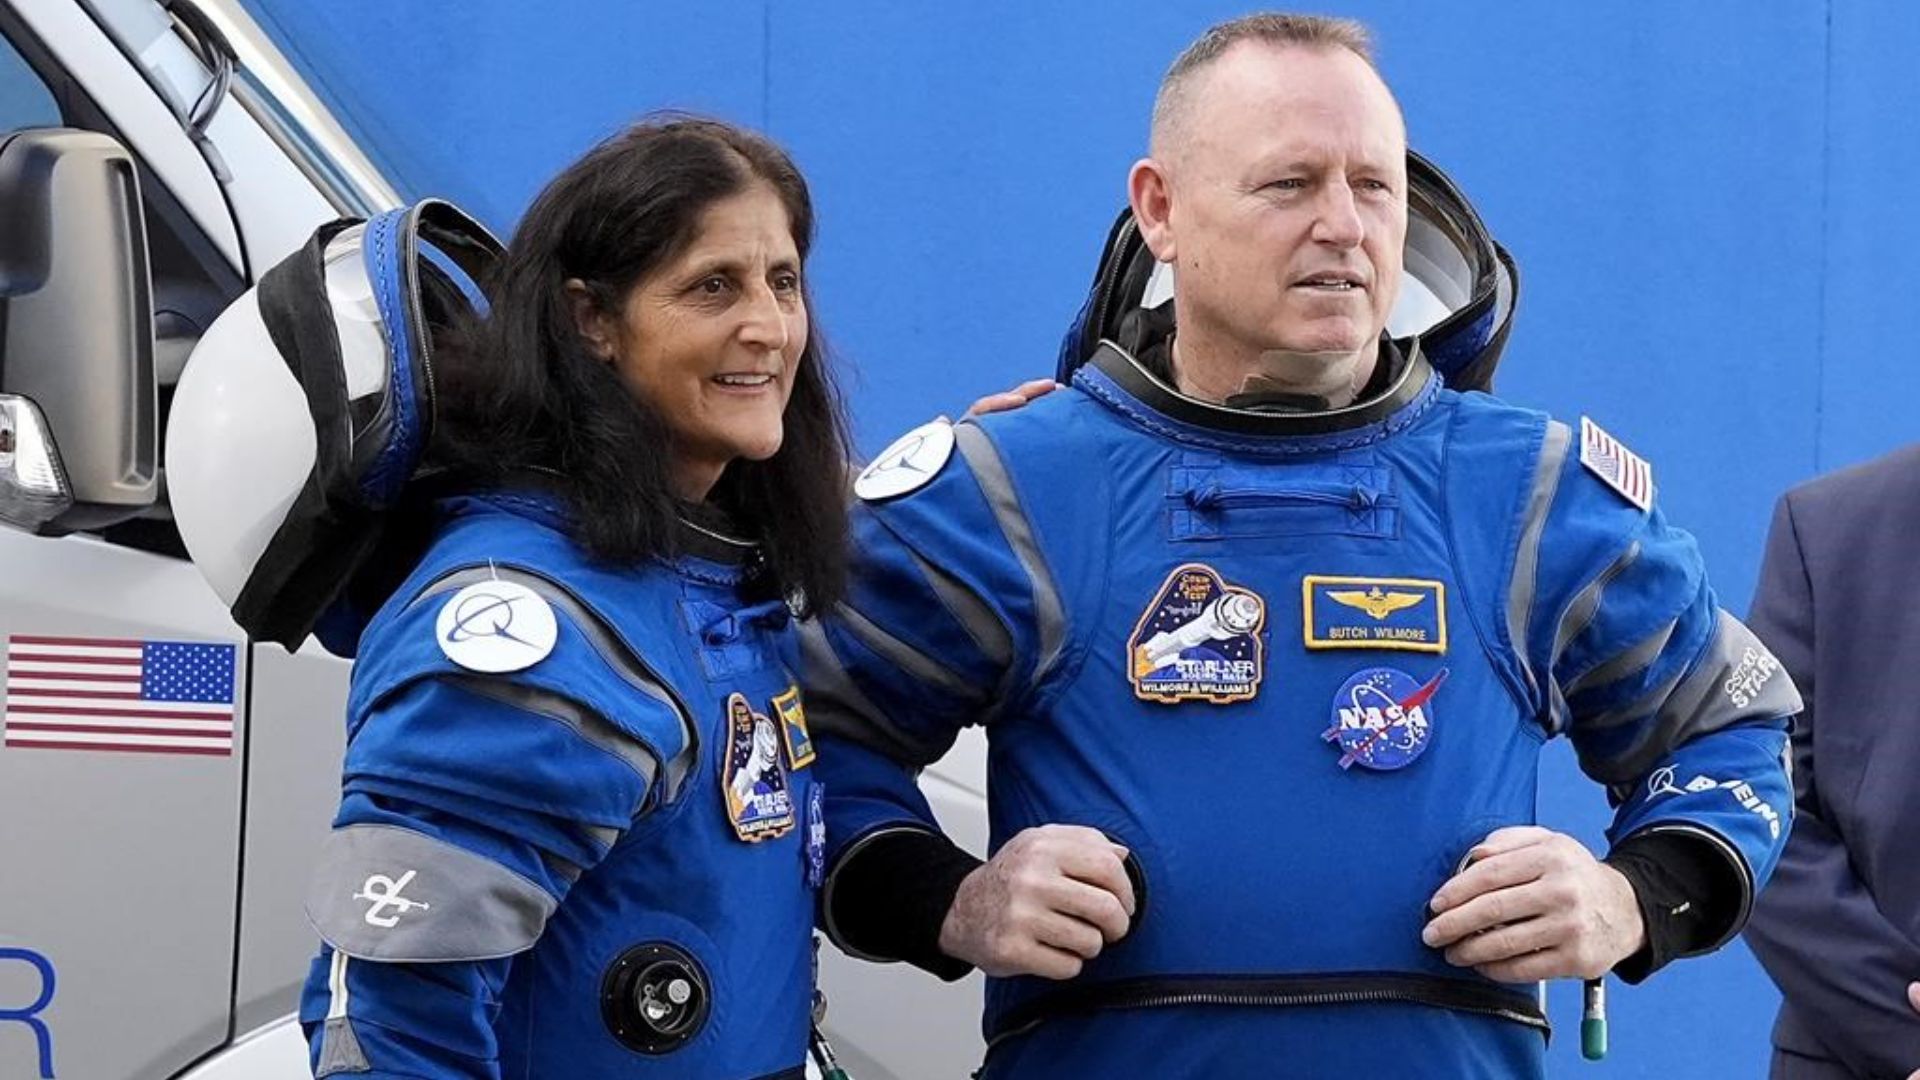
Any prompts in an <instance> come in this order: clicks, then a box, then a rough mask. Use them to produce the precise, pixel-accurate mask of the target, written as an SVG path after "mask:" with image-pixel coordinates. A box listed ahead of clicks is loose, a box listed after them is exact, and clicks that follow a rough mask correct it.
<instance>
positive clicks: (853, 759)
mask: <svg viewBox="0 0 1920 1080" xmlns="http://www.w3.org/2000/svg"><path fill="white" fill-rule="evenodd" d="M953 444H954V448H953V451H952V453H951V454H950V456H948V457H946V458H945V459H943V460H941V461H940V462H938V464H937V467H936V469H935V470H933V471H932V473H931V475H930V476H929V477H927V478H925V479H924V480H923V481H922V482H921V483H920V484H919V486H918V487H916V488H913V489H911V490H909V491H906V492H903V493H901V494H898V495H893V496H890V497H886V498H884V499H872V500H863V501H861V502H860V503H859V504H858V505H856V507H855V509H854V514H853V538H854V553H853V565H852V575H851V583H850V589H849V594H848V597H847V599H846V601H845V602H844V603H842V604H841V605H839V606H838V607H837V608H835V609H834V610H832V611H830V612H828V613H826V614H825V615H824V616H823V617H822V618H820V619H819V620H817V621H815V622H814V623H812V624H810V625H808V626H807V627H804V628H803V629H802V632H801V640H802V652H803V673H804V674H803V679H804V683H805V685H806V687H807V710H808V713H809V714H810V715H811V716H812V717H813V718H814V719H813V724H814V729H815V731H816V734H817V737H818V739H819V741H820V744H821V750H820V759H819V765H818V769H819V772H818V774H817V775H818V777H819V779H820V780H821V781H822V782H823V783H825V785H826V789H827V796H826V807H827V836H828V855H827V859H828V867H829V875H828V878H827V883H826V888H825V891H824V898H823V899H824V903H825V904H826V908H827V920H826V921H827V925H828V931H829V934H830V935H832V936H834V937H835V940H836V941H837V942H838V943H840V944H841V945H842V947H843V948H850V947H849V945H848V940H847V936H846V935H845V934H843V933H842V932H841V931H843V930H845V929H847V928H844V927H837V926H836V925H835V923H834V919H833V911H834V904H833V894H834V889H835V884H836V881H837V879H838V876H839V875H838V873H837V871H838V870H839V869H841V868H842V867H843V866H844V865H845V861H846V859H847V858H848V857H849V856H851V855H853V854H855V853H857V852H858V851H859V850H860V849H861V848H862V847H863V846H865V845H866V844H868V843H869V842H870V841H872V840H873V839H875V838H877V837H879V836H880V835H883V834H885V833H889V832H895V831H899V830H919V831H923V832H937V831H938V829H939V826H938V824H937V823H936V822H935V821H934V818H933V814H932V811H931V809H930V808H929V807H928V805H927V801H926V799H925V797H924V796H922V795H921V793H920V790H919V788H918V786H917V785H916V783H915V774H916V773H917V772H918V770H919V769H920V768H922V767H924V766H925V765H927V764H929V763H931V762H933V761H935V760H937V759H938V758H939V757H940V756H941V755H942V754H944V753H945V752H946V751H947V749H948V748H949V747H951V746H952V745H953V741H954V738H955V737H956V735H957V734H958V733H959V731H960V729H961V728H963V727H965V726H966V725H968V724H973V723H985V724H991V723H992V722H993V719H994V718H995V717H996V716H998V715H1001V714H1002V713H1004V712H1006V711H1008V710H1009V709H1011V708H1013V707H1014V706H1015V705H1016V704H1017V703H1018V702H1020V701H1021V700H1022V699H1023V698H1024V697H1025V696H1026V695H1028V694H1031V693H1033V692H1034V691H1035V689H1036V688H1037V686H1038V684H1039V683H1040V682H1041V680H1042V679H1044V678H1045V676H1046V674H1047V673H1048V671H1049V670H1051V669H1052V668H1053V667H1054V665H1056V664H1057V663H1058V662H1059V659H1060V652H1061V648H1062V642H1063V640H1064V638H1065V632H1064V631H1065V627H1064V623H1065V619H1064V615H1063V613H1062V606H1061V600H1060V596H1059V591H1058V588H1057V586H1056V584H1055V581H1054V577H1053V574H1052V573H1051V572H1050V570H1049V568H1048V566H1047V563H1046V559H1045V558H1044V556H1043V553H1042V552H1041V550H1040V547H1039V545H1038V543H1037V542H1036V541H1035V538H1034V534H1033V528H1032V525H1031V523H1030V522H1029V521H1028V519H1027V516H1026V513H1025V511H1024V509H1023V507H1022V502H1021V493H1019V492H1017V491H1016V490H1015V487H1014V485H1013V483H1012V481H1011V479H1010V477H1009V475H1008V473H1007V470H1006V468H1005V466H1004V464H1003V463H1002V461H1001V458H1000V455H999V452H998V451H997V450H996V449H995V446H994V443H993V441H992V440H991V439H990V438H989V437H988V436H987V434H986V433H985V432H983V431H982V430H981V429H980V428H979V427H978V426H977V425H975V424H973V423H970V422H969V423H962V424H959V425H956V426H955V427H954V429H953ZM870 471H871V470H870ZM856 936H857V935H856ZM850 951H856V952H857V951H858V950H857V949H851V948H850Z"/></svg>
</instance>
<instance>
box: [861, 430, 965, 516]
mask: <svg viewBox="0 0 1920 1080" xmlns="http://www.w3.org/2000/svg"><path fill="white" fill-rule="evenodd" d="M952 456H953V425H952V424H951V423H948V422H947V421H945V420H935V421H933V422H932V423H928V424H921V425H920V426H919V427H917V428H914V429H913V430H912V431H909V432H907V433H906V434H905V435H902V436H900V437H899V438H898V439H896V440H894V443H893V445H892V446H889V447H887V448H886V449H885V450H882V451H880V456H879V457H877V458H874V459H873V463H872V464H870V465H868V466H867V467H866V468H865V469H862V470H861V471H860V475H859V477H858V478H857V479H855V480H854V482H853V493H854V494H855V495H858V496H859V497H860V498H862V499H865V500H867V501H868V502H876V501H878V500H881V499H891V498H893V497H894V496H896V495H905V494H906V493H907V492H909V491H917V490H919V489H920V488H922V487H925V486H926V485H927V484H929V483H931V482H932V480H933V478H934V477H935V476H937V475H939V473H940V469H941V468H942V467H943V466H945V465H946V463H947V459H948V458H949V457H952Z"/></svg>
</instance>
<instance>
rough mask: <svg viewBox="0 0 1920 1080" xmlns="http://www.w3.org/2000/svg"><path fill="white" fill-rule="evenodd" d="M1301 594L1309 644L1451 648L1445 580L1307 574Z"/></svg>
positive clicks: (1321, 646)
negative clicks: (1448, 638) (1448, 637)
mask: <svg viewBox="0 0 1920 1080" xmlns="http://www.w3.org/2000/svg"><path fill="white" fill-rule="evenodd" d="M1300 593H1301V609H1302V610H1303V611H1304V612H1305V616H1306V631H1305V632H1306V642H1307V648H1309V649H1404V650H1406V651H1408V652H1430V653H1444V652H1446V651H1447V586H1446V584H1445V583H1444V582H1439V581H1429V580H1426V579H1424V578H1376V577H1335V576H1331V575H1321V574H1309V575H1307V576H1306V577H1305V578H1303V579H1301V582H1300Z"/></svg>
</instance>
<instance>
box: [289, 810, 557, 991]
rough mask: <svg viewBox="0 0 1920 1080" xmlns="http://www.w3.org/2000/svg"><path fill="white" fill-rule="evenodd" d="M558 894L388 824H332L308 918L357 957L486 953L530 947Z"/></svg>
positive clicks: (483, 956)
mask: <svg viewBox="0 0 1920 1080" xmlns="http://www.w3.org/2000/svg"><path fill="white" fill-rule="evenodd" d="M557 906H558V902H557V901H556V900H555V899H554V898H553V896H552V895H551V894H549V893H548V892H547V891H546V890H545V889H542V888H541V887H540V886H538V885H536V884H534V883H533V882H532V881H530V880H528V879H527V878H525V877H523V876H521V875H519V874H516V873H514V872H513V871H512V870H509V869H507V868H506V867H504V866H501V865H500V864H499V863H496V862H494V861H493V860H491V859H488V858H485V857H483V856H480V855H476V854H474V853H473V852H471V851H468V850H466V849H465V848H462V847H458V846H455V845H453V844H449V843H447V842H446V841H443V840H437V839H434V838H433V837H431V836H427V835H426V834H424V833H418V832H414V831H413V830H411V829H403V828H400V827H398V826H393V825H349V826H346V827H345V828H339V829H335V830H333V832H331V833H329V834H328V835H327V839H326V841H325V842H324V843H323V844H321V846H320V859H319V863H318V865H317V866H316V867H315V870H314V875H313V882H312V884H311V885H310V886H309V887H308V890H307V904H306V907H307V919H308V921H309V922H311V923H312V924H313V928H314V929H315V930H317V931H319V933H320V936H321V937H322V938H323V939H325V940H326V942H327V944H329V945H331V946H333V947H334V948H335V949H336V950H338V951H340V952H342V953H344V954H346V955H347V956H350V957H353V958H355V959H360V960H380V961H388V962H406V961H449V960H492V959H497V958H499V957H503V956H512V955H514V954H515V953H520V952H525V951H526V950H527V949H530V948H532V947H533V943H534V942H535V941H536V940H537V939H538V938H539V937H540V932H541V931H542V930H543V929H545V928H546V925H547V919H548V918H549V917H551V916H552V915H553V911H554V908H555V907H557Z"/></svg>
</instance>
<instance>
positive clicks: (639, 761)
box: [447, 675, 660, 816]
mask: <svg viewBox="0 0 1920 1080" xmlns="http://www.w3.org/2000/svg"><path fill="white" fill-rule="evenodd" d="M447 678H448V681H450V682H452V683H453V684H454V685H456V686H458V687H459V688H460V689H462V690H465V691H467V692H469V693H473V694H477V695H479V696H480V697H484V698H489V699H491V700H494V701H497V702H500V703H501V704H502V705H507V706H510V707H512V708H515V709H518V710H520V711H521V712H525V713H533V714H535V715H538V716H545V717H547V718H549V719H551V720H556V721H558V722H560V723H562V724H565V725H567V726H568V727H570V728H572V729H573V732H574V734H575V735H578V736H579V737H580V738H581V740H582V741H584V742H586V743H587V744H588V745H590V746H593V747H595V748H596V749H599V750H602V751H604V752H606V753H608V754H611V755H612V756H614V757H616V758H618V759H620V760H621V761H622V762H624V763H625V764H626V766H627V767H628V768H630V769H632V770H633V771H634V772H636V773H638V774H639V776H640V779H641V783H642V786H643V787H644V788H645V793H644V794H642V795H641V797H640V803H639V804H637V805H635V806H634V807H633V813H634V814H635V815H636V816H638V814H639V813H640V810H641V807H642V806H644V805H645V804H646V802H647V800H648V799H649V798H650V797H651V796H652V795H653V793H654V792H653V780H654V777H655V775H656V774H658V772H659V771H660V759H659V758H657V757H655V756H654V753H653V749H652V748H651V747H649V746H647V744H646V743H644V742H641V741H640V740H639V739H636V738H634V737H633V736H632V735H630V734H628V733H627V732H626V731H625V730H624V729H622V728H619V727H616V726H615V725H613V724H611V723H609V722H607V719H606V718H605V717H603V716H601V715H600V714H599V713H598V712H595V711H594V710H592V709H588V708H583V707H582V706H581V705H580V703H579V702H577V701H575V700H573V699H572V698H570V697H567V696H565V695H564V694H556V693H553V692H552V691H550V690H542V689H541V688H539V687H537V686H528V685H527V684H526V683H522V682H515V681H513V680H512V679H501V678H487V677H485V676H480V675H450V676H448V677H447Z"/></svg>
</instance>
